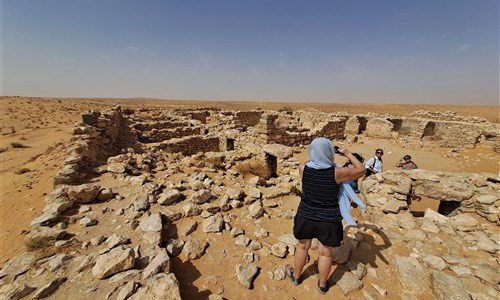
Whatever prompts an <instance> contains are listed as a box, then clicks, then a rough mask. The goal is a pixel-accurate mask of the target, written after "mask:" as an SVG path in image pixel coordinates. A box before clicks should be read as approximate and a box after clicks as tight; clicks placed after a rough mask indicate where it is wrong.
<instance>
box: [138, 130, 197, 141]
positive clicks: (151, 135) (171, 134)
mask: <svg viewBox="0 0 500 300" xmlns="http://www.w3.org/2000/svg"><path fill="white" fill-rule="evenodd" d="M202 131H203V128H201V127H178V128H174V129H162V130H156V129H153V130H151V131H147V132H139V134H138V135H139V141H140V142H141V143H159V142H163V141H167V140H171V139H174V138H182V137H185V136H191V135H200V134H202Z"/></svg>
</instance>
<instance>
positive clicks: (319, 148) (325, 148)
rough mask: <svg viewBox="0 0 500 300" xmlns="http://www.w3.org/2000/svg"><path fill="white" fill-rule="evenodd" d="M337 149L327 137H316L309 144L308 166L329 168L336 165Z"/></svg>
mask: <svg viewBox="0 0 500 300" xmlns="http://www.w3.org/2000/svg"><path fill="white" fill-rule="evenodd" d="M334 157H335V150H334V148H333V144H332V142H330V140H329V139H327V138H323V137H320V138H315V139H314V140H313V141H312V142H311V145H309V162H307V164H306V165H307V166H308V167H310V168H313V169H328V168H331V167H333V166H335V163H334V162H333V159H334Z"/></svg>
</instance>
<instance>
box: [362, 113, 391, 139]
mask: <svg viewBox="0 0 500 300" xmlns="http://www.w3.org/2000/svg"><path fill="white" fill-rule="evenodd" d="M393 129H394V124H393V123H391V122H390V121H388V120H386V119H383V118H372V119H369V120H368V123H367V124H366V131H365V134H366V135H367V136H369V137H375V138H381V139H390V138H392V132H393Z"/></svg>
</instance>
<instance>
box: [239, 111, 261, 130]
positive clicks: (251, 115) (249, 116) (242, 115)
mask: <svg viewBox="0 0 500 300" xmlns="http://www.w3.org/2000/svg"><path fill="white" fill-rule="evenodd" d="M263 113H264V112H263V111H239V112H237V113H236V116H235V118H234V124H235V126H236V128H237V129H246V128H248V127H253V126H255V125H257V124H259V121H260V118H261V116H262V114H263Z"/></svg>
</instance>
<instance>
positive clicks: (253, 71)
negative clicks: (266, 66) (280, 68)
mask: <svg viewBox="0 0 500 300" xmlns="http://www.w3.org/2000/svg"><path fill="white" fill-rule="evenodd" d="M250 74H252V75H261V74H262V70H261V69H259V68H251V69H250Z"/></svg>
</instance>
